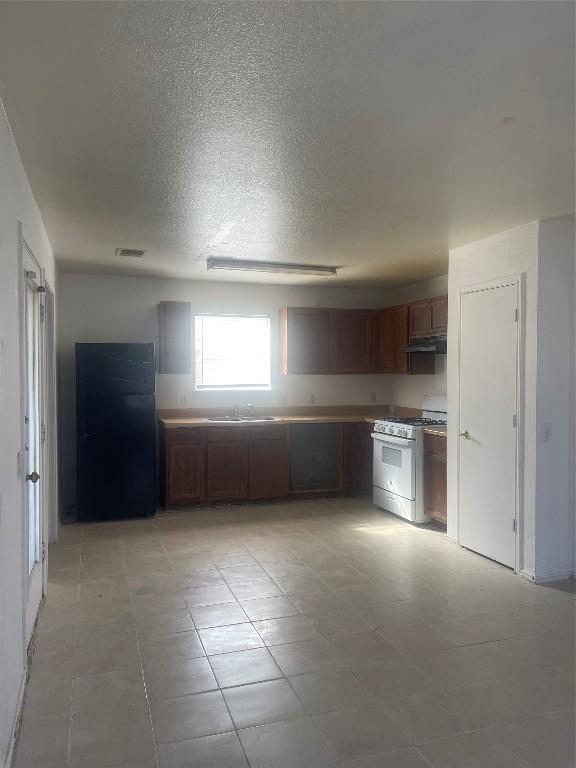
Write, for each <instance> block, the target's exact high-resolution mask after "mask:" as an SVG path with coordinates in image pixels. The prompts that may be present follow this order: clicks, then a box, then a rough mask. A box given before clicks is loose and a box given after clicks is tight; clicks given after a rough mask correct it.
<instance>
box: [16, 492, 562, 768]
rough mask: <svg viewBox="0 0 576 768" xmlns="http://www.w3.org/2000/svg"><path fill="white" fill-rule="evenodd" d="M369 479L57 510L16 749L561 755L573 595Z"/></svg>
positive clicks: (243, 766)
mask: <svg viewBox="0 0 576 768" xmlns="http://www.w3.org/2000/svg"><path fill="white" fill-rule="evenodd" d="M570 586H571V584H567V583H564V584H554V585H548V586H534V585H531V584H528V583H527V582H525V581H523V580H522V579H520V578H518V577H516V576H514V575H513V574H512V573H511V572H510V571H508V570H506V569H505V568H501V567H499V566H497V565H495V564H494V563H492V562H490V561H488V560H485V559H483V558H481V557H479V556H477V555H474V554H472V553H470V552H467V551H465V550H463V549H459V548H458V547H457V546H456V545H455V544H454V543H452V542H451V541H450V540H448V539H447V538H446V536H444V535H443V534H442V533H441V532H439V531H437V530H433V529H430V528H415V527H413V526H411V525H409V524H407V523H404V522H403V521H401V520H399V519H398V518H396V517H393V516H391V515H388V514H386V513H383V512H381V511H379V510H377V509H376V508H374V507H373V506H372V504H371V503H370V501H369V500H363V499H348V500H342V499H339V500H323V501H311V502H293V503H290V504H279V505H268V506H256V507H233V508H219V509H210V510H206V509H197V510H184V511H175V512H168V513H162V514H159V515H158V516H157V517H156V518H154V519H151V520H144V521H142V520H140V521H138V520H135V521H131V522H119V523H108V524H93V525H84V526H79V525H78V526H69V527H66V528H64V529H63V531H62V536H61V541H60V543H59V544H58V545H56V546H54V547H52V548H51V551H50V588H49V595H48V599H47V602H46V605H45V607H44V609H43V611H42V614H41V617H40V621H39V632H38V637H37V644H36V651H35V655H34V660H33V663H32V668H31V674H30V681H29V685H28V690H27V695H26V701H25V710H24V718H23V723H22V729H21V734H20V740H19V746H18V750H17V755H16V763H15V765H16V767H17V768H248V766H249V767H250V768H333V767H334V766H336V765H338V766H344V767H346V768H430V767H432V768H574V765H575V759H574V709H573V707H574V656H575V654H574V624H575V621H574V617H575V613H574V607H575V603H574V595H573V591H572V590H571V589H570Z"/></svg>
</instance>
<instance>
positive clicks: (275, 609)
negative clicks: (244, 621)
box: [241, 597, 300, 621]
mask: <svg viewBox="0 0 576 768" xmlns="http://www.w3.org/2000/svg"><path fill="white" fill-rule="evenodd" d="M241 605H242V608H243V609H244V611H245V613H246V615H247V616H248V618H249V619H250V621H262V620H263V619H281V618H283V617H285V616H297V615H298V614H299V613H300V611H299V610H298V608H296V606H295V605H294V603H292V602H291V601H290V600H289V599H288V598H287V597H261V598H255V599H253V600H242V601H241Z"/></svg>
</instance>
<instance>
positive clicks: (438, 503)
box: [424, 434, 447, 525]
mask: <svg viewBox="0 0 576 768" xmlns="http://www.w3.org/2000/svg"><path fill="white" fill-rule="evenodd" d="M446 497H447V491H446V438H445V437H441V436H439V435H427V434H424V510H425V512H426V514H427V515H430V517H431V518H432V519H433V520H436V521H437V522H438V523H442V524H443V525H446V503H447V498H446Z"/></svg>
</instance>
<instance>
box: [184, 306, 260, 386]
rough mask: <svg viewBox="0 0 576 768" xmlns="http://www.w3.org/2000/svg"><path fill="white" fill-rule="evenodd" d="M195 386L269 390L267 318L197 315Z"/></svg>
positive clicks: (195, 326)
mask: <svg viewBox="0 0 576 768" xmlns="http://www.w3.org/2000/svg"><path fill="white" fill-rule="evenodd" d="M194 337H195V339H194V340H195V345H194V359H195V361H196V363H195V364H196V389H271V381H270V365H271V362H270V318H269V317H262V316H254V315H196V316H195V318H194Z"/></svg>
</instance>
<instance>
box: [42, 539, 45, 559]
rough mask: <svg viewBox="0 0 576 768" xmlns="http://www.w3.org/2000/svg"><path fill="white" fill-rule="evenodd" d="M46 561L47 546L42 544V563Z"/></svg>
mask: <svg viewBox="0 0 576 768" xmlns="http://www.w3.org/2000/svg"><path fill="white" fill-rule="evenodd" d="M44 560H46V544H45V543H44V542H42V562H44Z"/></svg>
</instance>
